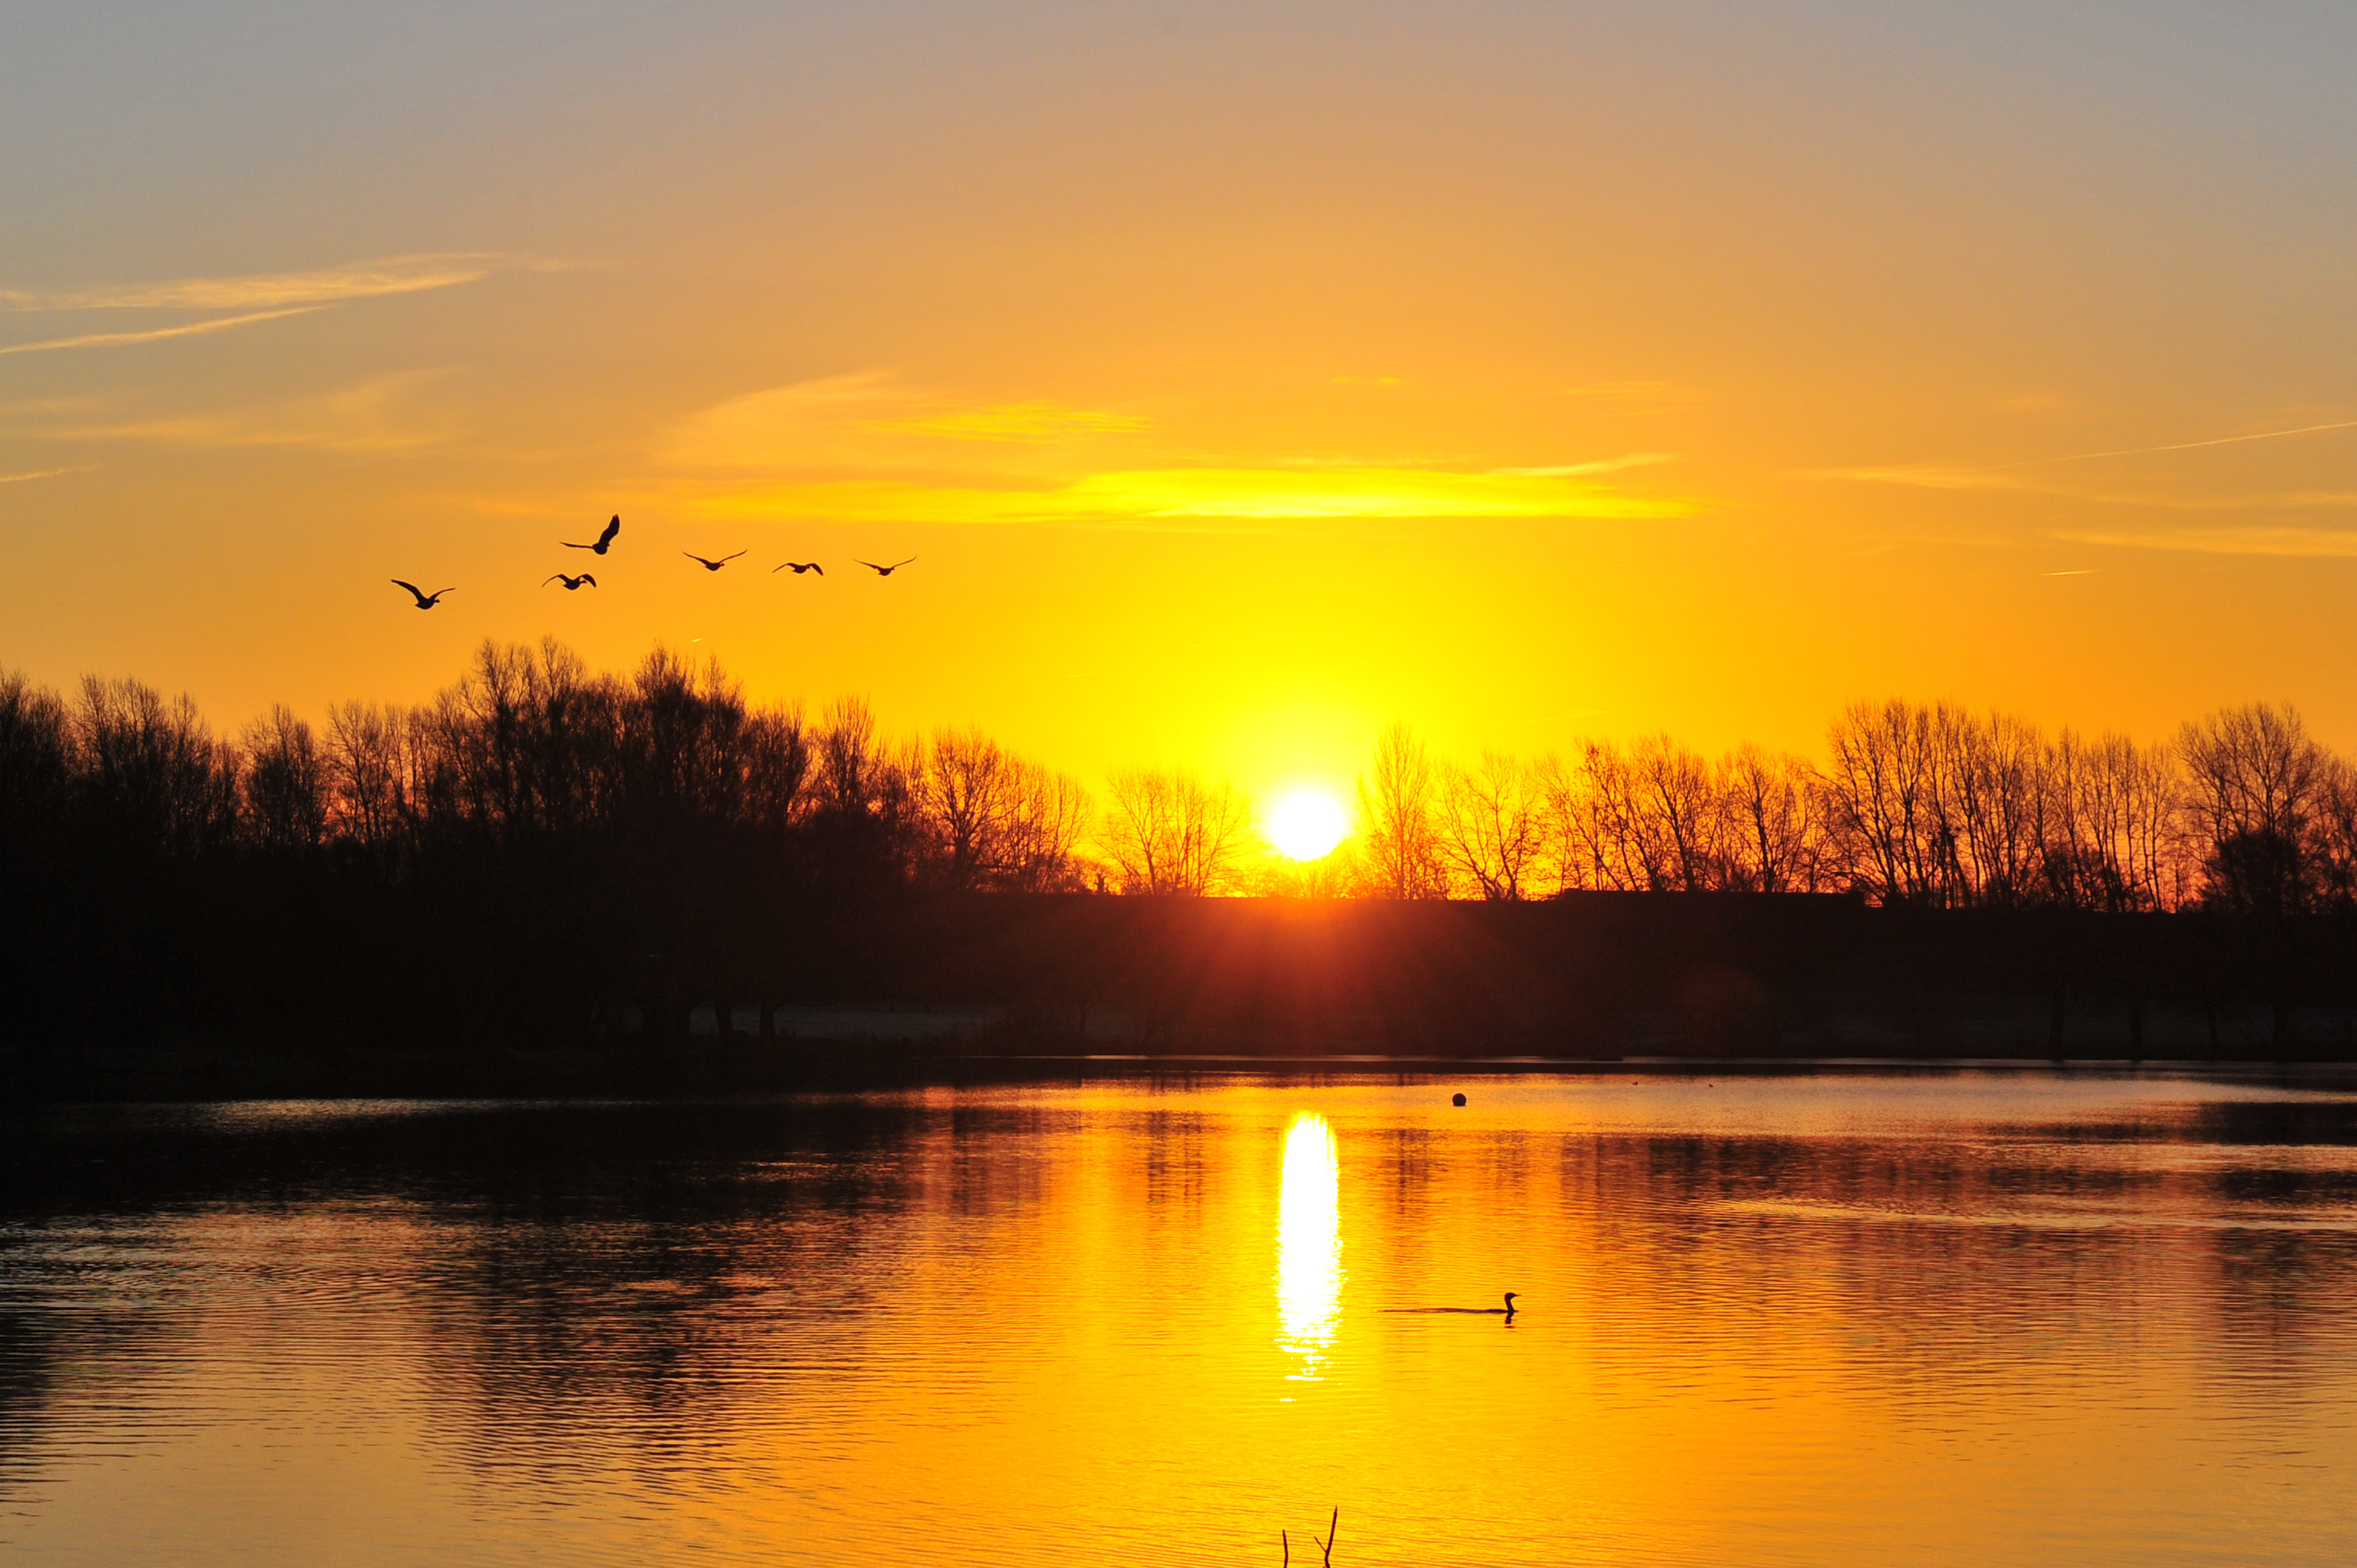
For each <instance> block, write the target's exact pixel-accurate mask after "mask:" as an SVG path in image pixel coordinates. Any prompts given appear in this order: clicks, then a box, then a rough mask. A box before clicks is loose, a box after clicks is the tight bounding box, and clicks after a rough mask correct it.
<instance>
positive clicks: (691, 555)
mask: <svg viewBox="0 0 2357 1568" xmlns="http://www.w3.org/2000/svg"><path fill="white" fill-rule="evenodd" d="M680 553H681V554H682V555H684V556H686V557H687V558H688V559H689V560H691V561H697V562H702V563H703V565H704V569H705V571H707V572H717V571H718V570H720V568H722V567H723V566H726V565H727V564H728V563H730V562H731V561H734V560H736V559H737V556H738V555H742V554H744V552H743V551H742V550H739V551H737V552H736V553H735V554H730V555H723V556H722V557H721V558H720V559H719V560H717V561H706V560H705V558H704V557H703V556H701V555H698V554H697V553H695V552H694V551H693V550H683V551H681V552H680Z"/></svg>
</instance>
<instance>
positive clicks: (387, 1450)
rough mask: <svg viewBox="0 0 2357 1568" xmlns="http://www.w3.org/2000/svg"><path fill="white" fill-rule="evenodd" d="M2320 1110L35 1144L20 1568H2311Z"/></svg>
mask: <svg viewBox="0 0 2357 1568" xmlns="http://www.w3.org/2000/svg"><path fill="white" fill-rule="evenodd" d="M2352 1090H2357V1078H2352V1077H2350V1076H2347V1075H2341V1076H2334V1075H2331V1074H2329V1073H2328V1074H2313V1075H2309V1076H2307V1077H2304V1078H2299V1079H2289V1078H2285V1079H2267V1078H2261V1077H2240V1078H2235V1077H2223V1076H2215V1075H2204V1074H2201V1073H2194V1072H2185V1073H2148V1074H2130V1073H2126V1072H2120V1073H2105V1072H2096V1071H2079V1070H2071V1071H2065V1070H2052V1071H2040V1070H2032V1071H2007V1072H1991V1073H1969V1072H1920V1073H1903V1074H1897V1073H1894V1074H1875V1073H1869V1072H1857V1073H1835V1072H1821V1073H1789V1074H1764V1073H1763V1074H1755V1075H1742V1076H1722V1077H1717V1078H1712V1077H1707V1076H1703V1075H1673V1074H1651V1073H1645V1072H1637V1071H1631V1072H1626V1073H1620V1074H1598V1073H1591V1074H1587V1075H1566V1076H1542V1075H1532V1076H1501V1077H1461V1078H1447V1079H1440V1078H1430V1079H1405V1080H1404V1079H1398V1078H1394V1077H1382V1078H1372V1077H1367V1078H1357V1079H1351V1078H1335V1079H1326V1078H1320V1079H1285V1078H1274V1077H1270V1078H1255V1077H1244V1076H1239V1077H1208V1076H1207V1077H1196V1078H1192V1079H1183V1080H1181V1079H1120V1078H1115V1079H1102V1080H1094V1081H1087V1082H1072V1081H1064V1082H1059V1083H1052V1084H1034V1085H1026V1086H1012V1087H1009V1086H997V1087H990V1088H984V1089H970V1090H946V1089H942V1090H921V1091H909V1092H898V1093H891V1094H877V1095H873V1096H838V1097H831V1098H806V1099H803V1098H798V1099H787V1100H778V1101H762V1102H741V1101H740V1102H730V1103H716V1104H688V1103H675V1102H662V1103H629V1104H623V1103H617V1104H558V1103H480V1102H469V1103H455V1104H454V1103H427V1102H343V1103H291V1102H273V1103H246V1104H234V1105H220V1106H202V1107H133V1108H124V1109H106V1110H97V1109H72V1110H58V1111H51V1112H42V1113H39V1114H38V1115H35V1116H31V1117H24V1116H19V1117H17V1118H16V1119H15V1120H13V1121H10V1122H5V1123H0V1135H5V1140H6V1143H7V1151H6V1153H5V1155H0V1160H4V1161H5V1172H4V1173H0V1553H5V1555H6V1556H7V1557H8V1558H9V1560H10V1561H12V1562H24V1563H61V1564H63V1563H107V1564H142V1563H243V1564H287V1565H294V1564H303V1565H305V1568H313V1565H319V1564H353V1565H373V1564H426V1563H433V1564H453V1563H617V1564H630V1565H632V1568H648V1565H651V1564H670V1563H708V1564H735V1563H763V1564H777V1563H875V1564H883V1563H895V1564H899V1563H959V1564H965V1563H972V1564H985V1563H993V1564H996V1563H1003V1564H1042V1563H1045V1564H1055V1563H1075V1564H1077V1563H1270V1564H1275V1563H1278V1562H1279V1553H1280V1550H1281V1548H1280V1541H1279V1531H1280V1530H1282V1531H1285V1532H1286V1533H1287V1535H1288V1536H1289V1539H1290V1550H1291V1554H1292V1561H1293V1562H1294V1563H1305V1562H1308V1563H1316V1562H1318V1548H1317V1547H1315V1546H1312V1545H1310V1544H1309V1543H1308V1537H1309V1536H1310V1535H1311V1534H1312V1533H1313V1532H1317V1533H1322V1532H1323V1530H1324V1529H1325V1527H1326V1525H1327V1523H1328V1521H1329V1518H1330V1517H1331V1516H1332V1510H1334V1509H1338V1508H1339V1509H1340V1534H1339V1540H1338V1541H1337V1542H1336V1545H1335V1548H1334V1552H1333V1562H1334V1563H1337V1564H1348V1565H1352V1568H1357V1565H1361V1564H1401V1565H1405V1564H1416V1565H1428V1564H1488V1565H1496V1564H1561V1563H1694V1564H1705V1563H1707V1564H1727V1563H1746V1564H1749V1563H1768V1564H1782V1563H1792V1564H1804V1563H1805V1564H1850V1563H1857V1564H1867V1563H1874V1564H1888V1563H1909V1564H1957V1565H1964V1564H1973V1565H1975V1568H1985V1565H1987V1564H2007V1563H2056V1564H2062V1563H2070V1564H2083V1563H2137V1564H2171V1563H2238V1564H2258V1563H2284V1564H2291V1563H2302V1564H2305V1563H2318V1564H2322V1563H2349V1562H2352V1561H2357V1501H2352V1498H2357V1092H2352ZM1455 1092H1462V1093H1464V1094H1465V1095H1466V1096H1467V1098H1468V1101H1469V1103H1468V1104H1467V1105H1466V1106H1465V1107H1463V1108H1462V1109H1458V1108H1456V1107H1453V1106H1452V1105H1451V1104H1450V1103H1449V1098H1450V1095H1451V1094H1452V1093H1455ZM1509 1290H1511V1291H1514V1292H1517V1293H1518V1297H1517V1304H1516V1305H1517V1308H1518V1310H1516V1311H1515V1313H1514V1314H1513V1315H1512V1316H1511V1317H1509V1316H1504V1315H1503V1314H1502V1313H1499V1314H1483V1313H1480V1312H1475V1311H1463V1312H1436V1311H1431V1310H1427V1309H1431V1308H1438V1307H1457V1308H1469V1309H1471V1308H1486V1307H1491V1306H1496V1305H1499V1304H1500V1301H1501V1295H1502V1293H1504V1292H1506V1291H1509Z"/></svg>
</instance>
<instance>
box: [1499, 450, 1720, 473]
mask: <svg viewBox="0 0 2357 1568" xmlns="http://www.w3.org/2000/svg"><path fill="white" fill-rule="evenodd" d="M1672 456H1674V454H1672V453H1668V452H1631V453H1627V454H1625V455H1623V456H1619V457H1598V458H1595V459H1593V460H1591V461H1589V462H1586V463H1555V464H1551V465H1549V466H1548V467H1544V468H1492V469H1491V470H1490V472H1491V473H1493V474H1502V475H1505V476H1506V477H1507V478H1516V479H1564V478H1572V477H1574V476H1576V475H1579V474H1617V473H1619V472H1620V471H1621V470H1622V469H1624V468H1648V467H1652V466H1653V465H1654V464H1656V463H1666V462H1668V461H1669V460H1670V458H1671V457H1672Z"/></svg>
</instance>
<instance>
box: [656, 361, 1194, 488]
mask: <svg viewBox="0 0 2357 1568" xmlns="http://www.w3.org/2000/svg"><path fill="white" fill-rule="evenodd" d="M1149 427H1150V422H1149V421H1147V420H1146V419H1143V418H1140V417H1138V416H1136V415H1134V414H1127V413H1114V412H1111V411H1107V410H1103V409H1090V408H1076V407H1074V406H1072V405H1071V404H1069V403H1055V402H1050V401H1047V400H1042V399H1032V400H1028V401H1024V402H1018V403H982V402H975V401H970V400H960V399H956V398H946V397H941V396H937V395H934V394H932V393H930V392H921V391H919V390H916V389H913V388H909V387H906V386H903V385H900V384H899V382H898V381H895V379H894V378H893V377H892V376H891V374H890V373H889V372H888V371H856V372H854V373H852V374H849V375H840V376H825V377H822V378H819V379H817V380H814V381H795V382H792V383H791V384H789V385H786V386H781V387H770V388H768V389H767V390H765V391H762V392H748V393H746V394H745V395H744V396H742V397H735V398H730V399H729V400H728V401H726V403H716V404H715V405H714V406H712V407H710V408H707V409H704V410H701V411H699V412H697V413H694V414H691V415H689V416H688V417H687V418H685V419H683V420H681V421H680V422H679V423H678V424H675V425H673V427H672V429H671V431H670V432H669V433H668V435H666V437H665V439H664V441H663V445H662V456H663V458H664V460H665V461H667V462H670V463H672V464H674V465H676V466H679V467H691V468H707V469H731V470H745V469H770V470H780V469H808V468H812V467H843V466H849V467H860V468H869V469H873V468H877V467H896V468H910V467H942V466H943V465H944V464H946V465H949V466H952V467H962V466H967V465H971V464H973V463H975V462H977V461H981V462H983V463H985V465H996V464H1003V463H1005V462H1017V463H1023V464H1028V463H1032V462H1034V461H1036V458H1034V457H1030V456H1023V455H1022V452H1021V451H1020V450H1011V451H1009V452H1008V453H1007V454H1006V456H1004V457H1001V458H990V457H978V456H976V455H975V449H976V448H989V447H999V448H1007V449H1025V448H1039V447H1046V446H1058V445H1061V444H1067V443H1073V442H1085V441H1100V440H1106V439H1121V438H1125V437H1130V436H1135V435H1138V434H1139V433H1141V432H1143V431H1145V430H1146V429H1148V428H1149ZM951 454H956V455H954V456H952V455H951Z"/></svg>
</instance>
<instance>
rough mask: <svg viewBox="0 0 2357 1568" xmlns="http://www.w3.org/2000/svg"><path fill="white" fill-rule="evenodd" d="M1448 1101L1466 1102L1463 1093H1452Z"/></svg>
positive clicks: (1455, 1102) (1459, 1103) (1454, 1102)
mask: <svg viewBox="0 0 2357 1568" xmlns="http://www.w3.org/2000/svg"><path fill="white" fill-rule="evenodd" d="M1448 1103H1449V1104H1451V1105H1462V1104H1464V1103H1465V1097H1464V1096H1463V1095H1461V1094H1452V1095H1450V1096H1449V1097H1448Z"/></svg>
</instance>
